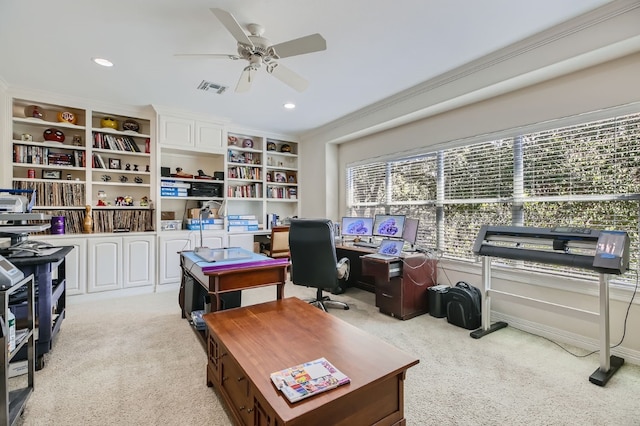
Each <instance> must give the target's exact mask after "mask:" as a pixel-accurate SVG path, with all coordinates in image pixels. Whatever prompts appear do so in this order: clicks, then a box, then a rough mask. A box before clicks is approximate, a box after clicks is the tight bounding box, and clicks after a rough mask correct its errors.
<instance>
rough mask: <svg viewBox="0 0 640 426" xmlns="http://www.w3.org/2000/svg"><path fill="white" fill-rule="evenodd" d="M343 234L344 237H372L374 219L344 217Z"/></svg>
mask: <svg viewBox="0 0 640 426" xmlns="http://www.w3.org/2000/svg"><path fill="white" fill-rule="evenodd" d="M341 232H342V235H343V236H353V237H370V236H371V235H372V232H373V219H372V218H370V217H343V218H342V224H341Z"/></svg>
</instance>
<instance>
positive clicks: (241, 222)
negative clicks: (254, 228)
mask: <svg viewBox="0 0 640 426" xmlns="http://www.w3.org/2000/svg"><path fill="white" fill-rule="evenodd" d="M228 220H229V225H258V219H228Z"/></svg>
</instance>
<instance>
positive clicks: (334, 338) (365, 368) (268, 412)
mask: <svg viewBox="0 0 640 426" xmlns="http://www.w3.org/2000/svg"><path fill="white" fill-rule="evenodd" d="M204 318H205V322H206V324H207V328H208V330H209V337H208V345H207V346H208V351H207V353H208V365H207V385H208V386H215V387H216V388H217V390H219V391H220V393H221V395H222V397H223V399H224V400H225V402H226V404H227V406H228V407H229V409H230V411H231V414H232V417H233V420H234V421H235V423H236V424H244V425H272V426H276V425H277V426H285V425H305V426H306V425H370V424H376V425H404V424H405V423H406V422H405V418H404V378H405V374H406V371H407V369H408V368H409V367H412V366H414V365H416V364H417V363H418V362H419V360H418V359H416V358H415V357H414V356H411V355H409V354H407V353H405V352H402V351H401V350H399V349H397V348H395V347H394V346H391V345H389V344H388V343H386V342H384V341H382V340H380V339H379V338H377V337H375V336H372V335H369V334H367V333H365V332H364V331H362V330H360V329H358V328H356V327H354V326H352V325H351V324H349V323H346V322H344V321H342V320H340V319H338V318H336V317H334V316H332V315H331V314H330V313H326V312H323V311H322V310H320V309H318V308H316V307H314V306H311V305H309V304H308V303H306V302H303V301H301V300H300V299H297V298H286V299H282V300H276V301H273V302H267V303H262V304H259V305H252V306H247V307H243V308H237V309H230V310H225V311H220V312H213V313H210V314H206V315H204ZM320 357H325V358H327V359H328V360H329V361H330V362H331V363H333V364H334V365H335V366H336V368H338V369H339V370H341V371H342V372H343V373H345V374H346V375H347V376H349V377H350V379H351V383H349V384H346V385H343V386H340V387H338V388H335V389H332V390H330V391H327V392H324V393H321V394H318V395H315V396H312V397H310V398H307V399H304V400H302V401H299V402H296V403H293V404H292V403H289V402H288V400H287V399H286V398H285V397H284V396H283V395H282V394H281V393H280V391H279V390H277V389H276V388H275V386H274V385H273V384H272V382H271V380H270V378H269V375H270V374H271V373H272V372H274V371H277V370H282V369H284V368H287V367H290V366H293V365H297V364H300V363H303V362H306V361H311V360H314V359H317V358H320Z"/></svg>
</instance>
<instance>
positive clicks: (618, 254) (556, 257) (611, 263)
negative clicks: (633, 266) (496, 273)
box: [471, 225, 629, 386]
mask: <svg viewBox="0 0 640 426" xmlns="http://www.w3.org/2000/svg"><path fill="white" fill-rule="evenodd" d="M473 253H474V254H476V255H478V256H483V257H482V281H483V285H484V293H483V307H482V328H480V329H478V330H475V331H473V332H471V337H474V338H480V337H482V336H484V335H486V334H489V333H491V332H493V331H496V330H499V329H501V328H504V327H506V326H507V324H506V323H505V322H496V323H494V324H491V318H490V316H491V297H492V296H494V297H500V298H502V299H506V300H509V301H511V302H518V303H523V304H527V305H529V306H533V307H536V308H541V309H546V310H551V311H555V312H560V313H563V314H567V313H570V314H572V315H574V316H576V317H578V318H580V319H586V320H590V321H594V320H595V321H599V324H600V345H601V347H600V368H599V369H598V370H596V371H595V372H594V373H593V374H592V375H591V376H590V377H589V380H590V381H591V382H592V383H595V384H597V385H600V386H604V385H605V384H606V383H607V381H608V380H609V378H610V377H611V376H612V375H613V374H614V373H615V372H616V371H617V370H618V368H620V366H622V364H623V363H624V359H622V358H619V357H616V356H610V347H609V340H610V338H609V274H622V273H624V272H625V271H626V270H627V269H628V267H629V235H628V234H627V233H626V232H624V231H600V230H595V229H589V228H577V227H575V228H574V227H554V228H535V227H521V226H488V225H483V226H482V227H481V229H480V232H478V236H477V237H476V241H475V243H474V245H473ZM491 257H498V258H505V259H513V260H521V261H532V262H538V263H546V264H554V265H564V266H570V267H576V268H582V269H587V270H592V271H596V272H598V273H599V277H600V278H599V281H600V312H599V313H597V312H589V311H585V310H582V309H576V308H572V307H568V306H563V305H558V304H555V303H550V302H545V301H541V300H536V299H532V298H529V297H524V296H521V295H516V294H512V293H508V292H505V291H498V290H493V289H492V288H491Z"/></svg>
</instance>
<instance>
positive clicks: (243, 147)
mask: <svg viewBox="0 0 640 426" xmlns="http://www.w3.org/2000/svg"><path fill="white" fill-rule="evenodd" d="M225 167H226V197H227V212H228V213H229V214H232V215H233V214H236V215H238V214H239V215H246V214H251V215H255V216H256V217H257V218H258V220H259V223H260V224H261V225H262V226H263V228H267V225H266V222H267V220H266V217H267V215H274V214H275V215H277V216H278V217H280V218H281V219H284V218H286V217H292V216H296V215H297V214H298V196H299V194H298V143H296V142H291V141H285V140H280V139H275V138H270V137H268V136H265V135H258V134H251V133H249V134H248V133H244V132H229V133H228V134H227V157H226V166H225Z"/></svg>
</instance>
